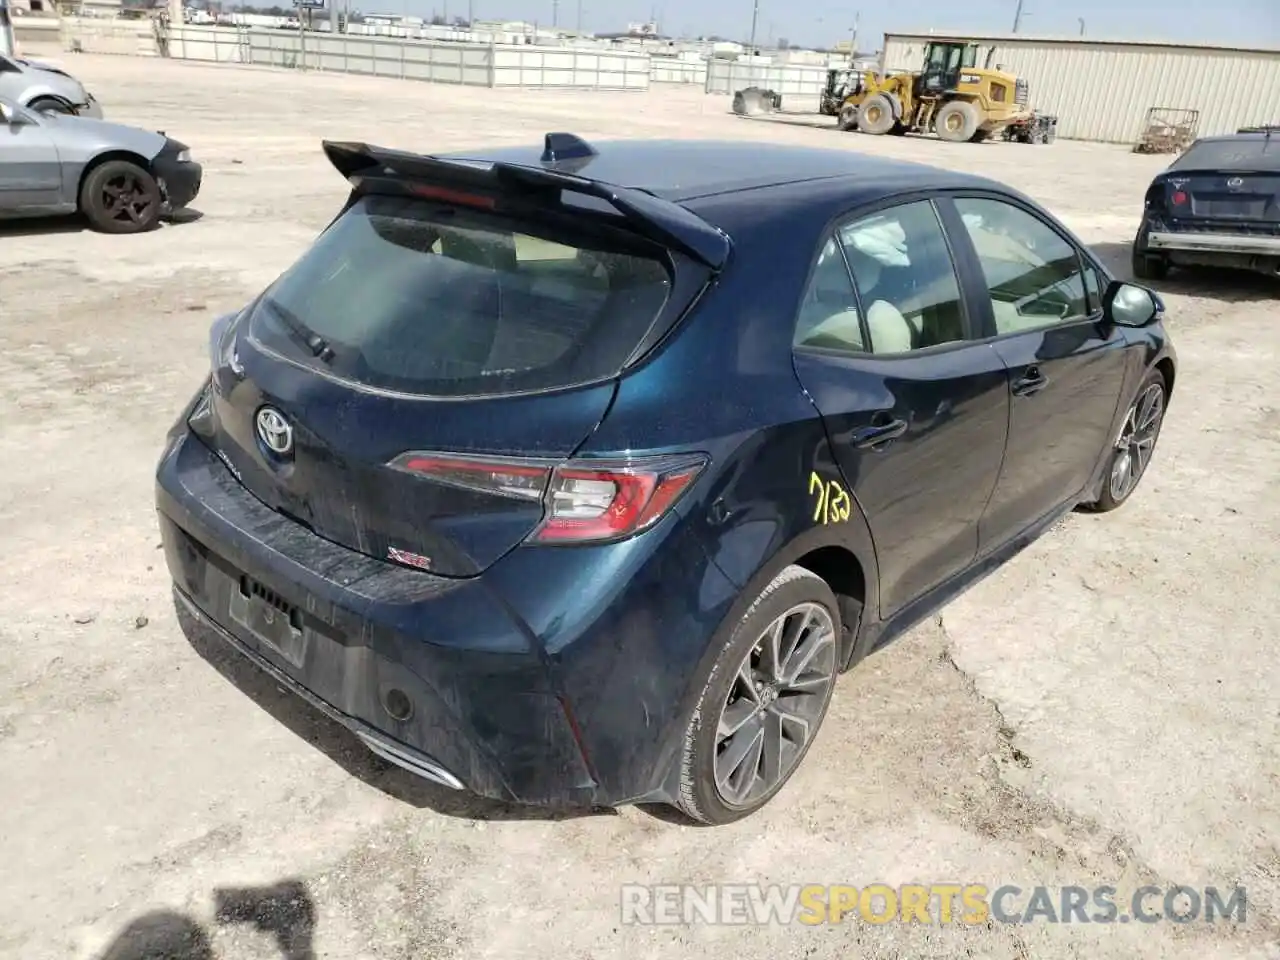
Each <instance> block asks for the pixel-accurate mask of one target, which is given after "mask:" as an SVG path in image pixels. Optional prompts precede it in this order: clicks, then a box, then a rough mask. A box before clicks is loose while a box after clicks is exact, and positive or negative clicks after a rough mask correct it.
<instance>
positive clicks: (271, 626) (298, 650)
mask: <svg viewBox="0 0 1280 960" xmlns="http://www.w3.org/2000/svg"><path fill="white" fill-rule="evenodd" d="M228 612H229V613H230V614H231V619H232V620H234V621H235V622H236V623H238V624H239V625H240V626H241V627H243V628H244V629H245V630H246V631H248V632H249V633H250V634H251V635H252V636H253V637H254V639H256V640H257V641H258V642H259V643H261V644H263V645H264V646H265V647H267V648H268V649H270V650H271V651H273V652H274V653H277V654H279V655H280V656H281V657H283V658H284V659H285V660H286V661H288V662H289V663H290V664H292V665H293V666H295V667H299V668H300V667H301V666H302V664H303V661H304V660H305V659H306V654H307V633H306V630H305V629H304V628H303V627H302V626H301V625H300V624H297V623H295V622H294V620H295V615H294V614H291V613H290V612H287V611H285V610H281V609H280V608H279V607H277V606H275V605H273V604H272V603H270V602H268V601H267V600H265V599H264V598H262V597H258V596H253V595H252V594H246V593H245V592H244V591H243V590H242V589H232V591H231V603H230V609H229V610H228Z"/></svg>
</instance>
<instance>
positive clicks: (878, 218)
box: [837, 200, 965, 353]
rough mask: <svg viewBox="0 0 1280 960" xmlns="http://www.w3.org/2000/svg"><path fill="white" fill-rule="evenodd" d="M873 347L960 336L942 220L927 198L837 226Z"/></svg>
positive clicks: (902, 348) (896, 347)
mask: <svg viewBox="0 0 1280 960" xmlns="http://www.w3.org/2000/svg"><path fill="white" fill-rule="evenodd" d="M837 233H838V235H839V237H840V243H841V245H842V247H843V248H844V252H845V256H846V258H847V259H848V261H849V266H850V269H851V270H852V271H853V278H854V282H855V283H856V284H857V288H858V295H859V297H860V298H861V301H862V308H863V311H864V313H865V317H866V325H867V331H868V333H869V335H870V341H871V342H870V349H871V352H873V353H905V352H908V351H911V350H925V349H928V348H929V347H936V346H939V345H941V344H946V343H954V342H956V341H960V340H964V339H965V322H964V310H963V307H962V305H961V298H960V287H959V284H958V283H957V281H956V273H955V266H954V265H953V264H952V262H951V253H950V251H949V250H948V249H947V243H946V239H945V237H944V235H943V232H942V225H941V224H940V223H939V222H938V216H937V213H936V212H935V210H934V207H933V204H932V203H931V202H929V201H928V200H922V201H918V202H916V203H908V204H903V205H902V206H898V207H890V208H889V209H887V210H883V211H880V212H878V213H874V214H871V215H870V216H868V217H863V218H861V219H859V220H855V221H853V222H851V223H849V224H846V225H844V226H842V227H840V229H839V230H838V231H837Z"/></svg>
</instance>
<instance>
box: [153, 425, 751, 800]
mask: <svg viewBox="0 0 1280 960" xmlns="http://www.w3.org/2000/svg"><path fill="white" fill-rule="evenodd" d="M156 503H157V511H158V515H159V522H160V530H161V538H162V542H163V546H164V549H165V558H166V562H167V564H168V567H169V570H170V574H171V576H172V578H173V581H174V587H175V589H176V591H177V593H178V595H179V598H180V600H181V602H182V604H183V605H184V606H186V607H188V608H189V609H190V611H191V612H192V613H193V614H194V615H195V616H196V617H198V618H200V619H203V620H205V621H207V622H208V623H210V624H212V625H213V626H214V627H216V628H217V631H218V632H219V633H220V634H221V636H222V637H223V638H224V639H226V640H229V641H230V642H232V643H233V644H234V645H235V647H236V648H237V649H238V650H239V651H240V652H241V653H244V654H246V655H247V656H248V657H249V658H250V660H251V661H253V662H254V663H257V664H258V665H259V666H260V667H262V668H263V669H265V670H267V671H268V672H269V673H271V674H272V675H273V676H275V677H277V678H279V679H280V681H281V683H282V684H283V685H285V686H286V687H287V688H288V689H290V690H292V691H294V692H295V693H297V694H299V695H300V696H302V697H304V698H305V699H306V700H307V701H308V702H310V703H311V704H312V705H313V706H315V707H316V708H317V709H319V710H321V711H323V712H324V713H326V714H328V715H329V716H330V717H332V718H334V719H336V720H338V722H340V723H342V724H343V725H344V726H346V727H348V728H349V729H351V730H353V731H354V732H355V733H356V735H357V736H359V737H360V738H361V739H362V740H364V742H365V743H366V745H367V746H369V747H370V749H372V750H374V751H375V752H376V753H379V754H381V755H382V756H383V757H385V758H386V759H388V760H391V761H392V762H394V763H397V764H399V765H400V766H403V767H405V768H407V769H409V770H410V771H412V772H415V773H418V774H419V775H422V776H426V777H427V778H428V779H432V780H436V781H437V782H442V783H446V784H448V785H450V786H454V785H455V784H454V783H453V782H452V781H456V783H457V784H460V785H461V786H463V787H464V788H466V789H467V790H470V791H472V792H474V793H477V794H480V795H482V796H486V797H491V798H494V799H498V800H503V801H514V802H519V803H531V804H541V805H548V806H571V805H584V804H599V805H606V806H614V805H617V804H621V803H627V802H631V801H636V800H659V799H667V798H668V797H669V793H670V790H671V776H672V770H673V769H674V767H673V764H674V762H675V761H676V760H678V757H679V751H680V748H681V746H682V745H683V736H684V729H685V725H686V724H687V718H688V712H689V710H691V709H692V698H693V697H696V694H697V693H698V692H699V691H700V689H701V681H700V680H699V679H698V678H699V677H700V676H701V670H702V669H703V667H704V664H705V660H706V657H707V656H708V651H710V650H711V649H712V646H711V639H712V636H713V635H714V634H715V631H716V629H717V628H718V627H719V626H720V623H721V621H722V620H724V619H725V617H726V615H727V614H728V611H729V609H730V606H731V604H732V603H733V601H734V600H735V599H736V596H737V589H736V587H735V586H734V585H733V584H732V583H731V582H730V581H729V580H728V579H727V578H725V576H724V574H723V573H721V572H720V569H719V567H717V566H716V565H715V564H714V563H712V562H711V561H710V559H709V558H708V556H707V554H706V551H705V549H704V547H703V543H702V540H701V538H700V534H699V533H698V532H697V529H696V528H694V527H693V526H692V525H691V524H685V523H682V522H681V521H680V518H679V517H678V516H671V517H668V518H667V519H666V520H664V521H662V522H661V523H660V524H658V525H657V526H656V527H654V528H653V529H652V530H650V531H648V532H646V533H645V534H644V535H642V536H641V537H637V538H633V539H632V540H630V541H624V542H623V543H619V544H612V545H607V546H600V547H598V548H596V547H584V548H581V549H579V548H569V549H547V548H528V549H523V548H517V549H516V550H515V551H513V552H512V553H510V554H509V555H508V556H506V557H504V558H503V559H502V560H500V561H498V562H497V563H496V564H494V565H493V566H491V567H490V568H489V569H488V570H487V571H486V572H485V573H484V574H483V575H482V576H478V577H471V578H467V579H453V578H446V577H439V576H435V575H432V574H430V573H427V572H424V571H421V570H412V569H409V568H406V567H402V566H399V565H397V564H392V563H387V562H383V561H380V560H376V559H374V558H371V557H368V556H366V555H364V554H360V553H357V552H355V551H352V550H348V549H347V548H345V547H341V546H339V545H337V544H335V543H332V542H331V541H328V540H325V539H323V538H321V537H318V536H316V535H315V534H313V533H311V532H310V531H308V530H307V529H305V528H304V527H302V526H301V525H299V524H297V523H295V522H293V521H290V520H287V519H285V518H283V517H282V516H281V515H280V514H278V513H276V512H275V511H273V510H271V509H270V508H268V507H267V506H266V505H264V504H263V503H261V502H260V501H259V500H257V499H256V498H255V497H253V496H252V495H251V494H250V493H248V491H247V490H245V488H244V487H243V486H241V485H240V483H239V482H238V481H237V480H236V479H235V478H234V477H233V476H232V474H231V472H230V471H229V470H228V469H227V468H226V467H225V466H224V465H223V463H222V462H221V461H220V460H219V459H218V458H217V457H216V455H215V454H213V453H212V452H211V451H210V450H209V448H208V447H206V446H205V445H204V444H203V443H202V442H201V441H200V440H199V439H198V438H197V437H195V436H194V435H193V434H191V433H190V432H188V431H187V430H185V429H181V428H180V429H178V430H177V431H176V432H175V433H174V434H173V435H172V438H171V442H170V445H169V447H168V449H167V450H166V452H165V454H164V456H163V457H162V459H161V461H160V464H159V467H158V469H157V476H156ZM246 581H248V588H247V589H246ZM262 589H265V590H266V591H269V593H270V594H272V595H274V596H275V597H276V598H278V600H279V601H280V602H281V605H280V606H278V607H277V609H280V608H281V607H283V606H285V605H287V606H288V608H289V614H288V616H289V617H290V618H291V619H293V618H295V617H296V621H297V626H298V628H299V630H298V632H299V633H300V634H301V635H302V636H303V637H305V641H304V642H303V644H302V647H303V649H302V651H301V652H300V653H299V651H298V650H297V649H294V650H292V651H290V655H289V656H286V655H285V653H284V652H283V651H281V650H280V649H279V648H278V647H276V646H273V645H272V644H271V643H270V642H266V641H264V640H262V639H261V638H260V637H259V636H258V635H256V634H255V633H254V632H252V631H250V630H248V629H246V628H244V627H243V626H242V625H241V622H240V621H239V620H237V619H236V617H234V616H232V613H231V611H232V602H233V601H234V602H236V603H238V604H240V605H241V606H243V602H244V601H243V600H242V599H240V598H241V597H243V595H244V594H245V593H246V592H248V593H250V594H253V593H254V591H255V590H258V591H260V590H262ZM259 595H260V594H259ZM399 696H402V697H403V698H404V700H407V701H408V702H409V703H410V704H412V712H411V713H410V715H409V716H407V717H405V716H404V715H403V714H404V712H405V711H404V710H402V709H392V707H393V706H403V700H402V701H399V702H398V703H397V702H395V701H393V699H392V698H393V697H399Z"/></svg>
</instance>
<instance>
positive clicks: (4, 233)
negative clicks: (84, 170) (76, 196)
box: [0, 207, 204, 240]
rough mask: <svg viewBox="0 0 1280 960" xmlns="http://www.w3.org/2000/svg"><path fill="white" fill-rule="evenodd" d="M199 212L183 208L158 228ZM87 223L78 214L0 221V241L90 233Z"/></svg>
mask: <svg viewBox="0 0 1280 960" xmlns="http://www.w3.org/2000/svg"><path fill="white" fill-rule="evenodd" d="M203 217H204V214H203V213H201V212H200V211H199V210H193V209H191V208H190V207H185V208H183V209H181V210H174V211H173V212H172V213H168V214H165V215H164V216H163V217H161V218H160V226H161V228H164V227H181V226H185V225H187V224H189V223H195V222H196V221H197V220H201V219H203ZM92 232H93V228H92V227H90V226H89V222H88V221H87V220H85V218H84V217H82V216H80V215H79V214H78V213H73V214H70V215H68V216H65V217H39V218H36V217H32V218H31V219H30V220H25V219H24V220H0V240H3V239H4V238H5V237H44V236H52V235H56V234H59V233H92Z"/></svg>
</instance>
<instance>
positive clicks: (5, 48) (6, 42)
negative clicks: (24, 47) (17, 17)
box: [0, 0, 18, 56]
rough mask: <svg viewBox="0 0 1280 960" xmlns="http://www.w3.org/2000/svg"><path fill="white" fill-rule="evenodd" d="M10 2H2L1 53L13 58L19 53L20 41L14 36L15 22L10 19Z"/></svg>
mask: <svg viewBox="0 0 1280 960" xmlns="http://www.w3.org/2000/svg"><path fill="white" fill-rule="evenodd" d="M10 16H11V14H10V13H9V0H0V53H3V54H7V55H8V56H13V55H14V54H15V53H17V52H18V51H17V46H18V41H17V40H15V39H14V36H13V21H11V20H10V19H9V17H10Z"/></svg>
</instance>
